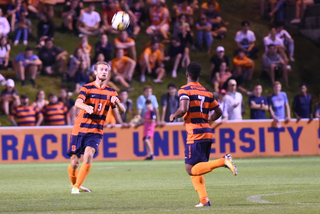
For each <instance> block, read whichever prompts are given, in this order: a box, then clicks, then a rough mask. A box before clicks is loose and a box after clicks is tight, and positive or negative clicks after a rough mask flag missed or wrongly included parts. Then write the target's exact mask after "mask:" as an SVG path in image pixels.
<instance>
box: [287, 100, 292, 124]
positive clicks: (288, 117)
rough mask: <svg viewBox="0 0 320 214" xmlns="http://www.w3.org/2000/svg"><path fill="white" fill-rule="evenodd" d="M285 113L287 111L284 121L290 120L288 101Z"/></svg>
mask: <svg viewBox="0 0 320 214" xmlns="http://www.w3.org/2000/svg"><path fill="white" fill-rule="evenodd" d="M286 113H287V117H286V121H290V120H291V113H290V106H289V102H287V103H286Z"/></svg>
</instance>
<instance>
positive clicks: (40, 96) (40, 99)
mask: <svg viewBox="0 0 320 214" xmlns="http://www.w3.org/2000/svg"><path fill="white" fill-rule="evenodd" d="M48 104H49V101H48V100H46V94H45V92H44V91H43V90H40V91H38V93H37V96H36V100H35V101H34V102H33V105H34V106H36V107H38V108H39V109H40V111H42V109H43V107H44V106H46V105H48Z"/></svg>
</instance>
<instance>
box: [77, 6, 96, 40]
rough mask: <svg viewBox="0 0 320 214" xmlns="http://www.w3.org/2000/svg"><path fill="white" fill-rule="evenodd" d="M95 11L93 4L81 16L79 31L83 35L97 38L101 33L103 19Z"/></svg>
mask: <svg viewBox="0 0 320 214" xmlns="http://www.w3.org/2000/svg"><path fill="white" fill-rule="evenodd" d="M94 10H95V5H94V3H91V4H90V6H89V7H88V8H87V9H86V11H85V12H84V13H82V14H81V16H80V18H79V20H80V22H79V26H78V30H79V32H81V33H82V34H85V35H87V36H96V35H98V34H100V33H101V30H100V28H99V26H100V22H101V18H100V15H99V13H97V12H96V11H94Z"/></svg>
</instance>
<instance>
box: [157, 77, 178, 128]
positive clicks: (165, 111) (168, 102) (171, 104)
mask: <svg viewBox="0 0 320 214" xmlns="http://www.w3.org/2000/svg"><path fill="white" fill-rule="evenodd" d="M167 89H168V91H167V93H166V94H163V95H162V96H161V106H162V111H161V122H160V123H161V124H162V125H165V124H166V122H167V123H168V122H170V119H169V117H170V114H173V113H175V112H176V111H177V109H178V108H179V97H178V95H177V86H176V85H175V84H174V83H169V84H168V86H167ZM178 121H179V119H176V120H175V121H174V122H178Z"/></svg>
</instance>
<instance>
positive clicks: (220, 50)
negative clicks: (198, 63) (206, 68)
mask: <svg viewBox="0 0 320 214" xmlns="http://www.w3.org/2000/svg"><path fill="white" fill-rule="evenodd" d="M222 62H225V63H226V66H227V68H226V70H229V66H230V63H229V57H228V56H226V55H225V52H224V47H222V46H218V47H217V49H216V54H215V55H213V56H212V57H211V59H210V64H211V66H210V71H211V77H210V79H211V81H212V82H214V80H215V79H214V78H215V76H216V73H217V72H219V71H220V65H221V63H222Z"/></svg>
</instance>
